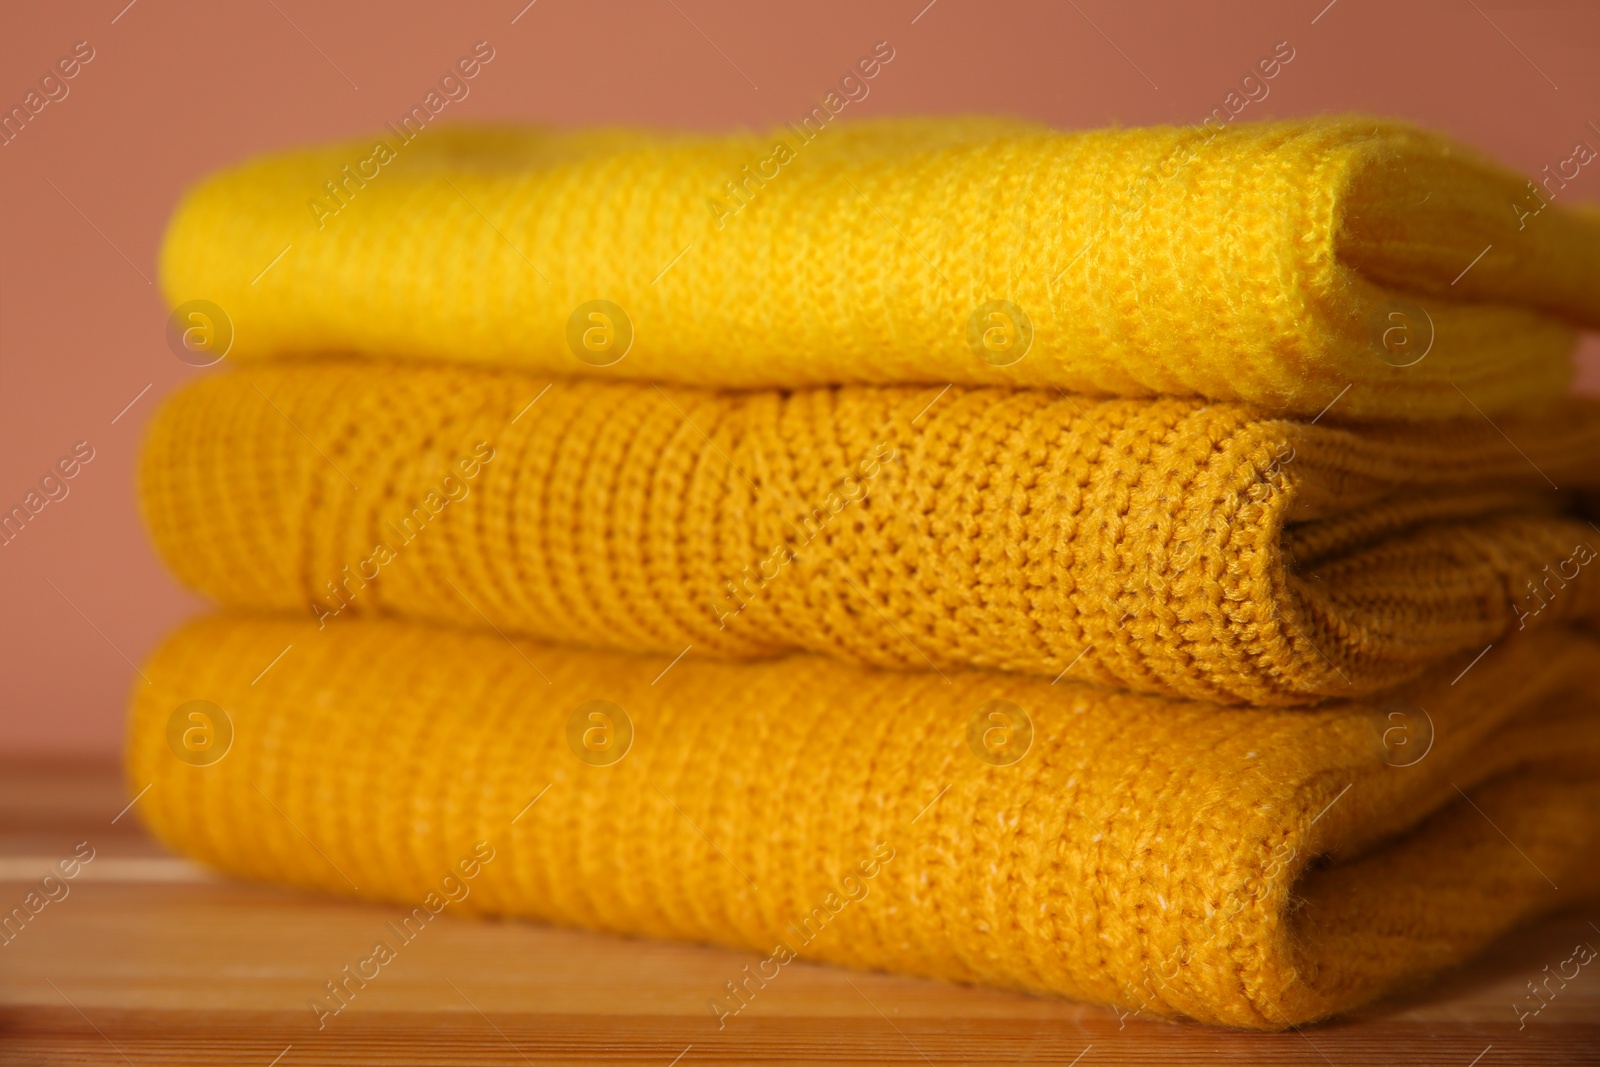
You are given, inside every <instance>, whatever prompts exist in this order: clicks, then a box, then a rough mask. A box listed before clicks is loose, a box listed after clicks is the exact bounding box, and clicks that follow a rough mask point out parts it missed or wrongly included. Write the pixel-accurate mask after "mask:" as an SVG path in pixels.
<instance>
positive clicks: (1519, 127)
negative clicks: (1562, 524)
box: [0, 0, 1600, 755]
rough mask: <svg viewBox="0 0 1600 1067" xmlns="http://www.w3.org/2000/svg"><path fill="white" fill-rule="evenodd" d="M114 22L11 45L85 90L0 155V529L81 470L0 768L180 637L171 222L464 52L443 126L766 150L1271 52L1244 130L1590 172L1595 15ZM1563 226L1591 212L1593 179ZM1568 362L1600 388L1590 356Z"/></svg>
mask: <svg viewBox="0 0 1600 1067" xmlns="http://www.w3.org/2000/svg"><path fill="white" fill-rule="evenodd" d="M126 2H127V0H94V2H92V3H74V4H33V5H26V8H27V11H26V13H23V7H24V6H23V5H11V6H10V8H9V9H8V10H7V12H6V13H5V15H4V16H3V23H4V32H3V34H0V71H3V72H4V73H3V74H0V105H3V107H4V108H5V109H7V110H9V108H10V107H12V106H13V105H15V104H20V103H22V101H23V98H24V97H25V96H26V94H27V93H28V92H29V91H30V90H31V89H33V88H35V86H36V85H37V83H38V80H39V79H40V78H41V77H42V76H43V75H45V74H46V73H47V72H49V71H51V70H52V69H53V68H54V66H55V64H56V62H57V60H58V59H60V58H62V57H65V56H68V55H70V53H71V52H72V49H73V46H74V44H75V43H76V42H79V41H85V40H86V41H88V42H89V47H90V48H92V49H93V59H92V60H91V61H90V62H89V63H87V64H86V65H82V66H81V68H80V69H78V70H77V72H76V76H75V77H73V78H72V79H71V80H70V81H67V82H66V83H65V85H66V89H67V95H66V96H65V98H63V99H60V100H59V101H56V102H52V103H49V104H48V105H47V106H45V108H44V109H43V110H42V111H40V112H39V114H38V115H37V116H36V117H35V119H34V121H33V122H32V123H31V124H30V125H28V127H27V128H26V130H25V131H24V132H23V133H22V134H21V135H20V136H19V137H17V138H16V140H15V141H13V142H12V143H10V144H9V145H7V146H5V147H3V148H0V189H3V192H4V205H5V209H4V210H3V211H0V235H3V236H0V249H3V251H0V504H3V505H4V506H5V507H6V508H9V507H10V506H11V505H12V504H13V503H18V502H20V501H21V499H22V497H23V496H24V495H25V494H26V493H27V492H28V491H29V490H30V489H32V488H33V487H34V486H36V485H37V483H38V481H39V479H40V477H41V476H43V475H44V474H45V473H46V472H47V471H49V470H50V469H51V468H52V467H53V466H54V465H55V464H56V463H57V461H58V460H60V459H61V458H63V457H65V456H68V455H69V454H70V453H71V451H72V449H73V446H74V445H75V444H76V443H77V442H80V441H87V442H88V443H89V444H88V447H89V448H92V449H93V452H94V458H93V459H92V461H90V462H89V463H88V465H86V466H84V467H82V468H81V469H80V470H79V471H78V472H77V474H76V476H75V477H74V478H72V479H71V480H70V482H68V483H67V485H68V488H69V494H68V495H67V496H66V497H65V498H64V499H62V500H59V501H57V502H54V503H51V504H49V505H48V506H47V507H46V508H45V509H44V510H43V511H42V512H41V513H40V514H39V515H38V517H37V518H36V519H35V520H34V521H33V522H32V523H31V524H30V525H29V526H28V527H27V529H26V532H25V533H24V534H23V535H22V536H21V537H20V538H18V539H17V540H16V541H15V542H14V543H12V544H10V545H9V546H7V547H4V548H0V597H3V603H4V611H3V612H0V641H3V648H4V656H3V661H0V693H3V694H4V696H3V698H0V755H4V754H15V753H36V754H43V753H46V752H80V753H95V754H105V753H108V752H110V751H112V750H113V749H115V747H116V746H117V744H118V742H119V739H120V731H121V718H122V706H123V702H124V694H125V692H126V689H127V686H128V684H129V680H130V679H131V678H133V677H134V675H133V668H132V667H131V666H130V664H129V661H128V660H127V659H125V658H124V656H126V657H130V658H131V659H132V660H133V661H135V662H137V661H138V660H139V659H140V658H141V657H143V656H144V655H145V654H146V653H147V652H148V651H149V650H150V648H151V647H152V645H153V644H154V642H155V641H156V640H157V638H158V636H159V635H160V634H161V633H162V632H163V631H164V630H166V629H167V628H168V627H169V626H170V625H171V624H172V623H174V622H175V621H176V620H178V619H179V618H181V617H182V616H184V615H186V614H189V613H191V612H193V611H195V610H196V609H197V608H198V607H199V604H198V602H197V601H196V600H195V599H194V598H192V597H190V596H189V595H187V594H185V593H183V592H182V591H180V590H179V589H177V588H176V587H175V586H174V585H173V584H172V583H171V582H170V581H169V580H168V579H167V578H166V576H165V575H164V574H163V573H162V571H161V568H160V567H159V566H158V565H157V563H156V561H155V559H154V558H153V557H152V555H151V552H150V549H149V547H148V546H147V544H146V542H145V538H144V534H143V531H142V530H141V528H140V524H139V520H138V517H137V515H136V512H135V507H134V501H133V495H132V471H133V463H134V457H135V450H136V447H137V444H138V440H139V435H140V432H141V428H142V427H143V425H144V423H145V420H146V419H148V418H149V416H150V414H151V412H152V410H153V409H154V407H155V404H156V403H157V402H158V401H159V400H160V398H161V396H162V395H163V394H165V393H166V392H167V391H168V390H169V389H171V388H173V387H174V386H175V385H177V384H178V383H179V382H181V381H183V380H184V379H186V378H187V377H188V376H190V375H192V374H197V373H205V372H202V371H197V370H194V369H193V368H191V367H189V366H187V365H185V364H184V363H181V362H180V361H178V360H177V359H176V358H174V357H173V355H172V354H171V353H170V352H169V351H168V349H167V347H166V344H165V341H164V335H163V329H164V320H165V315H164V310H163V307H162V305H161V302H160V300H159V298H158V296H157V293H156V290H155V287H154V286H153V285H152V284H150V282H151V281H152V280H153V278H154V276H155V257H156V250H157V245H158V241H159V239H160V236H161V231H162V226H163V223H164V221H165V219H166V217H167V214H168V212H169V211H170V209H171V207H172V204H173V202H174V199H175V198H176V197H177V196H178V193H179V191H180V190H181V189H182V188H183V187H184V186H185V185H187V184H188V183H189V182H191V181H193V180H194V179H195V178H196V177H198V176H199V175H201V174H203V173H205V172H206V171H209V170H211V169H212V168H214V167H217V166H220V165H222V164H225V163H230V162H232V161H234V160H237V159H239V158H240V157H241V156H245V155H247V154H251V153H256V152H261V151H263V150H266V149H273V148H278V147H282V146H285V145H291V144H295V143H297V142H303V141H315V140H321V139H325V138H332V137H340V136H346V135H351V134H356V133H361V132H365V131H367V130H369V129H375V128H377V127H378V126H380V125H381V124H382V123H384V122H386V121H388V120H390V119H392V118H393V117H394V116H396V115H397V114H399V113H401V112H402V111H404V110H406V109H407V108H408V107H409V106H410V105H411V104H412V103H413V102H414V101H416V100H418V99H420V97H421V96H422V94H423V93H425V92H426V91H427V89H428V88H429V87H430V85H431V84H432V83H433V82H435V81H436V80H437V79H438V77H439V76H440V75H441V74H442V73H443V72H444V71H445V69H446V67H448V66H449V65H450V64H451V63H452V62H453V61H454V60H455V59H456V58H457V57H458V56H459V55H461V54H463V53H465V52H467V51H468V50H469V48H470V47H471V45H472V44H473V43H474V42H477V41H480V40H488V41H489V42H490V43H491V44H492V45H493V47H494V48H495V50H496V58H495V60H494V62H493V63H492V65H490V66H488V67H486V68H485V69H484V71H483V73H482V74H481V75H480V76H479V77H478V78H477V79H476V80H475V81H474V82H473V83H472V90H471V95H470V96H469V97H468V98H467V99H466V100H465V101H463V102H462V103H460V104H452V105H451V111H452V113H453V114H454V115H455V116H457V117H459V118H471V119H491V118H492V119H512V118H515V119H525V120H530V121H539V122H550V123H559V124H563V125H567V124H581V123H601V122H626V123H646V124H652V125H673V126H692V127H702V128H726V127H732V126H740V125H754V126H764V125H767V124H769V123H776V122H780V121H783V120H786V119H789V118H791V117H793V116H794V115H795V114H797V113H798V112H800V111H803V110H805V109H806V108H807V107H809V105H810V104H811V103H812V101H813V99H814V98H815V97H816V96H818V95H820V94H821V93H823V92H825V91H826V90H827V89H828V88H830V87H831V86H832V85H833V83H834V82H836V81H837V80H838V78H839V77H840V76H841V74H842V73H843V72H844V71H845V70H846V68H847V67H848V66H850V65H851V64H852V63H853V62H854V61H855V60H856V59H857V58H858V57H859V56H861V55H864V54H866V53H867V52H868V51H869V50H870V49H871V47H872V45H873V43H874V42H877V41H880V40H888V41H889V42H890V43H891V44H892V46H893V47H894V48H895V52H896V56H895V59H894V62H893V65H892V66H890V67H887V68H885V70H884V72H883V74H882V75H881V76H880V77H878V78H877V79H876V80H875V81H874V82H873V83H872V89H871V95H870V97H868V98H867V99H866V100H865V101H864V102H862V103H861V104H858V105H852V111H854V112H855V113H856V114H858V115H863V116H864V115H887V114H904V113H913V112H915V113H941V112H973V111H980V112H1009V113H1015V114H1020V115H1023V116H1027V117H1031V118H1034V119H1040V120H1044V121H1047V122H1050V123H1053V124H1056V125H1059V126H1063V127H1084V126H1099V125H1103V124H1107V123H1122V124H1128V125H1137V124H1145V123H1156V122H1192V121H1197V120H1198V119H1199V118H1200V117H1201V116H1203V115H1204V114H1205V113H1206V112H1208V111H1209V110H1210V109H1211V108H1213V107H1216V106H1218V105H1220V104H1221V103H1222V102H1223V99H1224V97H1225V96H1227V94H1228V93H1229V92H1230V91H1232V90H1234V89H1235V88H1236V87H1237V86H1238V85H1239V82H1240V79H1241V78H1242V77H1243V76H1244V75H1245V74H1246V73H1247V72H1248V71H1250V70H1251V68H1252V67H1253V66H1254V64H1255V63H1256V61H1257V60H1258V59H1260V58H1262V57H1265V56H1267V55H1269V54H1270V53H1271V52H1272V51H1273V50H1274V47H1275V46H1277V45H1278V43H1279V42H1281V41H1288V42H1289V45H1290V47H1292V48H1293V50H1294V59H1293V61H1292V63H1291V64H1290V65H1288V66H1287V67H1284V68H1283V69H1282V70H1281V71H1280V73H1279V75H1278V76H1277V77H1276V78H1275V79H1274V80H1273V81H1272V82H1271V83H1270V89H1271V92H1270V95H1269V96H1268V97H1267V98H1266V99H1264V100H1262V101H1261V102H1259V103H1252V104H1250V105H1249V107H1248V109H1247V111H1246V113H1245V117H1250V118H1269V117H1283V116H1290V115H1304V114H1312V113H1316V112H1321V111H1339V110H1345V109H1361V110H1366V111H1372V112H1382V113H1389V114H1395V115H1401V116H1406V117H1408V118H1411V119H1414V120H1418V121H1420V122H1424V123H1427V124H1430V125H1433V126H1436V127H1439V128H1442V129H1444V130H1447V131H1449V132H1451V133H1453V134H1455V135H1456V136H1458V137H1460V138H1462V139H1464V140H1466V141H1468V142H1470V143H1472V144H1475V145H1478V146H1480V147H1482V148H1484V149H1487V150H1489V151H1491V152H1493V153H1494V154H1495V155H1497V156H1499V157H1500V158H1502V159H1504V160H1505V161H1507V162H1509V163H1511V164H1513V165H1515V166H1517V167H1520V168H1522V169H1524V170H1526V171H1528V172H1529V173H1533V172H1536V171H1538V170H1539V169H1540V168H1542V167H1543V166H1545V165H1546V164H1551V163H1555V162H1556V161H1558V160H1561V159H1564V158H1566V157H1568V156H1569V155H1571V149H1572V146H1573V145H1574V143H1575V142H1577V141H1579V140H1586V141H1588V142H1589V144H1591V145H1593V146H1596V147H1600V4H1597V3H1595V2H1594V0H1568V2H1566V3H1561V2H1555V0H1547V2H1545V3H1543V4H1538V5H1536V4H1532V3H1521V2H1519V3H1511V2H1507V0H1475V2H1474V0H1419V2H1404V3H1399V2H1393V0H1385V2H1379V0H1335V2H1334V3H1333V4H1332V5H1327V0H1293V2H1283V0H1276V2H1270V3H1269V2H1259V0H1258V2H1251V3H1239V2H1224V0H1198V2H1195V0H1190V2H1183V3H1176V2H1174V3H1166V4H1156V3H1138V4H1136V3H1113V2H1111V0H1078V2H1077V3H1076V4H1074V3H1049V4H1046V3H1014V4H1000V3H979V2H977V0H936V2H935V3H933V4H932V5H929V6H928V7H927V9H926V10H924V9H923V8H924V4H926V3H927V0H896V2H893V3H863V2H860V0H855V2H844V0H830V2H826V3H803V4H782V5H779V4H759V5H758V4H749V3H734V2H730V0H676V2H674V0H649V2H639V3H576V2H573V0H537V2H536V3H534V4H532V5H531V6H529V7H528V8H527V9H525V10H521V9H522V4H523V3H524V2H525V0H493V2H478V0H474V2H463V0H450V2H448V3H446V2H435V3H421V2H416V0H406V2H402V3H389V2H386V3H383V4H377V3H369V4H352V3H342V4H318V3H314V2H312V0H239V2H236V3H226V4H223V3H217V2H215V0H210V2H202V0H137V2H135V3H134V4H132V5H131V6H129V7H127V8H126V9H124V4H125V3H126ZM1325 6H1326V9H1325V10H1324V8H1325ZM519 10H521V14H520V16H518V12H519ZM119 12H120V15H119ZM919 12H920V15H919ZM1319 12H1320V16H1319ZM513 17H516V21H515V23H514V24H513ZM1314 19H1315V21H1313V20H1314ZM291 20H292V23H291ZM84 51H85V53H87V49H85V50H84ZM356 86H359V89H357V88H356ZM50 88H51V90H52V92H54V93H56V94H57V95H60V92H61V89H60V88H59V87H58V86H56V85H55V84H54V83H52V84H51V86H50ZM1571 196H1572V198H1573V199H1574V200H1576V199H1579V198H1586V199H1590V200H1595V199H1600V167H1591V168H1588V169H1587V170H1585V171H1584V172H1582V174H1581V175H1580V177H1579V178H1578V180H1577V181H1576V182H1575V183H1573V188H1572V192H1571ZM1584 359H1585V378H1586V382H1587V384H1588V387H1589V388H1595V387H1596V386H1600V346H1596V345H1595V344H1594V342H1593V339H1590V342H1589V344H1588V345H1587V347H1586V350H1585V353H1584ZM147 385H148V386H151V388H150V389H149V391H148V392H145V393H144V394H143V395H142V396H140V392H141V390H144V389H145V387H146V386H147ZM136 396H138V397H139V399H138V400H137V401H136V402H135V403H133V405H132V407H131V408H129V409H128V410H127V411H126V413H125V414H123V415H122V416H121V418H120V419H118V420H116V421H115V422H113V417H114V416H116V415H117V414H118V412H119V411H122V409H123V408H124V406H125V405H128V403H129V402H130V401H133V400H134V398H135V397H136ZM52 585H53V586H54V588H52Z"/></svg>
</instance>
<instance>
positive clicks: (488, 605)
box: [141, 362, 1600, 705]
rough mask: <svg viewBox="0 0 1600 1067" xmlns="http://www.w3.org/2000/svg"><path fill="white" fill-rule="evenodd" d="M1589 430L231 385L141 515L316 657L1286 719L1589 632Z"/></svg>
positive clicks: (925, 391)
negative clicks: (504, 662) (949, 682)
mask: <svg viewBox="0 0 1600 1067" xmlns="http://www.w3.org/2000/svg"><path fill="white" fill-rule="evenodd" d="M1596 414H1597V406H1596V405H1595V404H1594V403H1592V402H1585V401H1570V402H1568V403H1566V404H1565V405H1562V406H1559V407H1557V408H1555V409H1553V410H1551V411H1550V412H1547V413H1546V414H1545V415H1543V416H1542V417H1540V418H1538V419H1532V420H1513V419H1504V420H1500V421H1499V422H1498V423H1494V424H1492V423H1491V422H1489V421H1488V420H1486V419H1484V418H1482V417H1479V416H1476V415H1474V416H1472V417H1471V418H1469V419H1467V420H1465V421H1450V422H1441V423H1437V424H1430V425H1426V426H1406V425H1381V426H1379V425H1373V426H1362V427H1357V428H1351V427H1343V428H1340V427H1335V426H1333V425H1331V424H1330V423H1331V420H1327V419H1325V420H1322V421H1321V422H1317V423H1315V424H1312V423H1308V422H1304V421H1293V420H1285V419H1278V418H1270V417H1266V416H1264V415H1262V414H1260V413H1259V412H1257V411H1256V410H1254V409H1251V408H1249V407H1246V406H1243V405H1239V404H1206V403H1204V402H1200V401H1194V400H1178V399H1166V400H1098V401H1097V400H1090V399H1087V398H1075V397H1071V396H1066V395H1062V394H1059V393H1056V392H1053V391H1044V390H1031V389H1006V388H995V387H989V388H966V387H960V386H956V387H951V388H949V389H948V390H944V391H941V390H939V389H932V388H911V387H874V386H855V387H842V388H818V389H810V390H798V391H793V392H777V391H763V392H751V393H738V392H710V391H701V390H694V389H681V388H680V389H673V388H661V387H658V386H654V385H646V384H631V383H617V384H608V383H600V382H593V381H585V380H562V381H556V382H554V383H549V382H546V381H544V380H542V379H533V378H530V377H526V376H523V375H519V374H516V373H511V372H493V371H486V370H473V369H468V368H424V367H404V366H388V367H380V366H377V365H373V364H366V363H360V362H344V363H321V364H316V365H285V366H276V367H264V366H257V367H252V368H244V369H240V370H238V371H236V372H234V373H232V374H221V375H215V376H211V377H208V378H206V379H203V380H201V381H198V382H195V383H193V384H191V385H190V386H188V387H186V388H185V389H183V390H181V391H180V392H178V393H177V394H176V395H175V396H174V397H172V398H171V399H169V400H168V401H167V402H166V403H165V404H164V406H163V407H162V409H161V411H160V413H159V414H158V415H157V416H156V418H155V419H154V421H153V424H152V426H151V428H150V431H149V436H148V439H147V441H146V444H145V451H144V458H143V462H142V486H141V498H142V501H143V505H144V510H145V514H146V516H147V520H148V523H149V527H150V529H151V532H152V537H153V539H154V541H155V544H156V546H157V547H158V549H159V550H160V552H161V554H162V555H163V556H164V557H165V559H166V561H167V563H168V564H169V566H170V567H171V568H172V570H173V571H174V573H176V574H177V575H178V576H179V578H180V579H181V580H183V581H184V582H185V583H186V584H188V585H189V586H191V587H193V588H195V589H196V590H198V591H200V592H202V593H204V594H206V595H208V596H210V597H212V598H214V599H215V600H217V601H220V602H221V603H223V604H225V605H230V606H234V607H242V608H251V609H272V610H290V611H298V612H303V613H306V614H307V615H310V616H315V617H316V619H317V620H318V622H319V625H321V626H323V627H325V628H337V627H340V626H343V625H346V624H348V623H349V621H350V619H351V617H352V616H358V615H364V614H396V615H404V616H408V617H411V618H416V619H423V620H436V621H445V622H451V623H457V624H462V625H468V626H478V627H484V626H488V625H492V626H494V627H496V628H498V629H500V630H501V631H503V632H506V633H518V634H524V635H532V636H535V637H538V638H542V639H548V640H556V641H561V642H576V643H580V644H587V645H598V646H608V647H613V648H621V649H632V650H640V651H654V652H660V653H664V654H667V655H669V656H670V655H675V654H677V653H678V652H680V651H682V650H683V649H684V648H686V647H688V646H691V645H692V646H693V648H694V655H695V656H696V657H700V656H704V655H713V656H721V657H736V658H752V657H767V656H773V655H777V654H779V653H782V652H784V651H786V650H794V649H804V650H811V651H816V652H824V653H828V654H831V655H833V656H835V657H838V658H843V659H847V660H855V661H858V662H865V663H872V664H878V665H886V666H893V667H907V668H914V669H928V668H930V667H933V668H935V669H938V670H949V669H951V668H954V667H959V666H963V665H981V666H988V667H998V668H1003V669H1006V670H1011V671H1020V672H1027V673H1032V674H1038V675H1043V676H1045V677H1046V678H1056V677H1058V676H1060V675H1062V674H1063V673H1069V674H1070V676H1071V677H1072V678H1075V679H1083V680H1087V681H1094V682H1100V683H1104V684H1112V685H1119V686H1123V687H1126V688H1130V689H1134V690H1140V691H1145V692H1155V693H1168V694H1175V695H1181V696H1189V697H1195V698H1200V699H1207V700H1212V701H1216V702H1222V703H1237V702H1242V701H1249V702H1254V703H1259V704H1275V705H1282V704H1294V703H1302V704H1303V703H1308V702H1315V701H1317V700H1321V699H1326V698H1329V697H1338V696H1354V695H1361V694H1366V693H1371V692H1376V691H1379V690H1381V689H1384V688H1386V687H1388V686H1391V685H1394V684H1396V683H1398V682H1401V681H1404V680H1406V679H1408V678H1412V677H1415V676H1417V675H1418V674H1420V673H1421V672H1422V671H1424V670H1426V669H1427V668H1429V667H1430V666H1432V665H1434V664H1436V663H1439V662H1440V661H1442V660H1445V659H1447V658H1449V657H1451V656H1453V655H1455V654H1457V653H1461V652H1469V653H1477V652H1480V651H1482V650H1483V648H1484V647H1485V646H1486V645H1488V644H1490V643H1492V642H1498V641H1500V640H1501V639H1502V636H1503V635H1505V634H1506V633H1508V632H1515V631H1520V630H1522V629H1532V628H1535V627H1537V626H1539V625H1543V624H1545V623H1548V622H1550V621H1552V620H1556V619H1577V618H1587V619H1597V618H1600V578H1596V577H1595V576H1594V574H1593V573H1591V572H1592V571H1593V570H1594V568H1592V567H1590V566H1589V564H1590V562H1591V561H1592V560H1593V559H1594V558H1595V556H1596V554H1597V553H1596V550H1597V548H1600V531H1597V530H1596V529H1595V527H1594V526H1593V525H1591V523H1590V521H1589V518H1588V516H1590V515H1592V511H1590V510H1585V504H1584V502H1583V501H1582V500H1581V499H1580V497H1581V495H1582V494H1583V493H1584V492H1588V493H1590V494H1592V493H1593V491H1594V490H1596V489H1597V488H1600V418H1597V417H1596ZM1502 431H1503V433H1502ZM1554 486H1559V487H1560V490H1559V491H1558V490H1557V489H1556V488H1554ZM1587 506H1588V507H1589V508H1592V506H1593V502H1592V500H1591V501H1590V502H1589V503H1588V505H1587ZM936 680H937V676H936Z"/></svg>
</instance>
